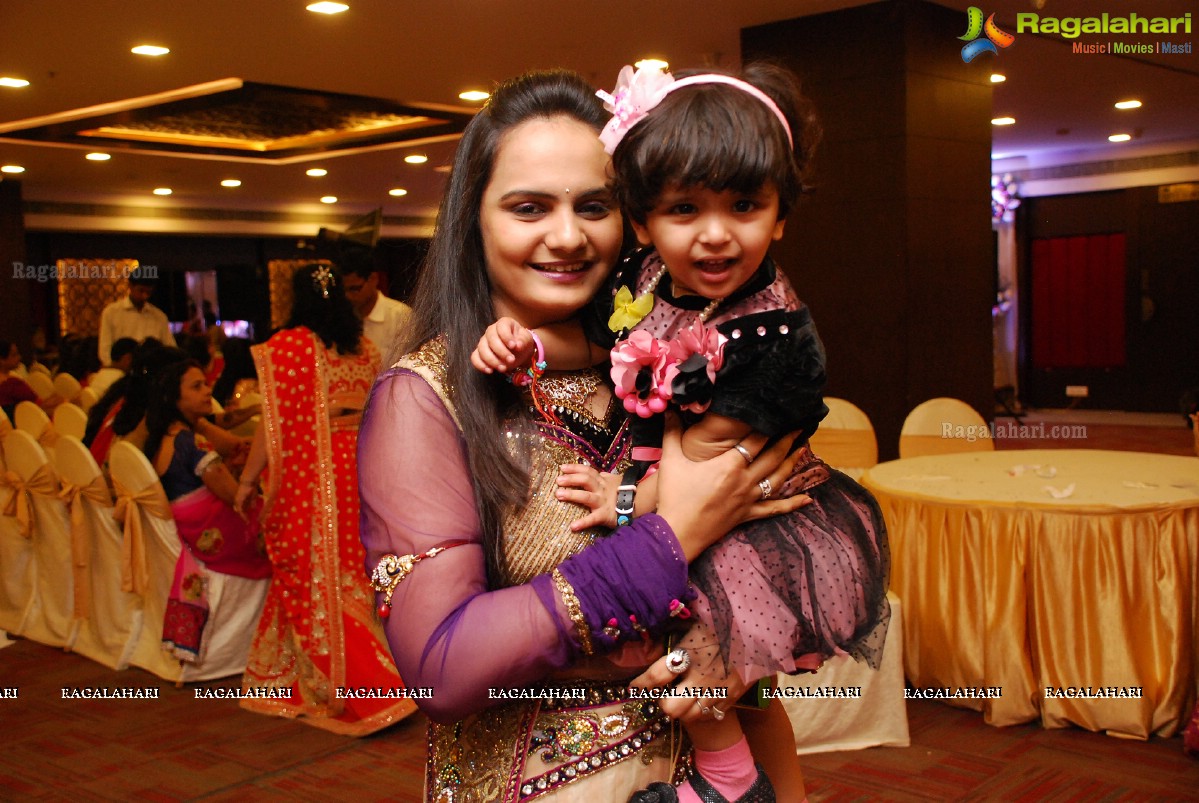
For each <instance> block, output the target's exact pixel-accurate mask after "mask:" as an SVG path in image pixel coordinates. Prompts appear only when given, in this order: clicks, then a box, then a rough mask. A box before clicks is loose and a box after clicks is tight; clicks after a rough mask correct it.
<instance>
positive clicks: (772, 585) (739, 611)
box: [475, 65, 889, 800]
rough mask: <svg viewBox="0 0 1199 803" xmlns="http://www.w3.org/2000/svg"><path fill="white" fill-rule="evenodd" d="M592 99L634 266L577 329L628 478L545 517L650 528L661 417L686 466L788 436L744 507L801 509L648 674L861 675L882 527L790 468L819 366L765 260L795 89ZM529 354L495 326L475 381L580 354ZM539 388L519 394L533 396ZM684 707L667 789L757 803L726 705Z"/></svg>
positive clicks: (752, 73) (761, 72)
mask: <svg viewBox="0 0 1199 803" xmlns="http://www.w3.org/2000/svg"><path fill="white" fill-rule="evenodd" d="M600 96H601V97H603V98H605V100H606V101H607V102H608V108H609V109H610V110H611V111H612V112H613V113H614V117H613V118H612V120H611V121H610V122H609V123H608V125H607V127H606V128H605V129H604V131H603V133H602V134H601V137H600V138H601V140H602V141H603V142H604V144H605V147H606V148H607V149H608V151H609V152H611V153H612V157H613V165H614V168H615V174H616V192H617V196H618V198H619V200H620V201H621V204H622V206H623V208H624V212H625V214H626V215H627V216H628V218H629V220H630V222H631V223H632V226H633V229H634V230H635V232H636V234H637V238H638V240H639V241H640V243H641V244H642V245H644V246H647V248H645V249H644V250H642V251H639V252H637V253H635V254H634V255H633V256H631V257H630V258H629V259H627V260H626V261H625V263H624V264H623V266H622V267H621V268H620V269H619V270H618V271H617V272H616V274H615V275H614V279H613V282H612V286H611V288H610V292H608V293H604V292H601V293H600V295H599V297H598V298H597V302H596V303H597V305H598V306H599V307H601V311H600V314H599V315H597V316H595V317H596V321H593V324H595V323H598V325H592V326H589V327H588V326H585V328H586V329H587V330H588V331H587V335H588V337H589V339H590V340H591V341H592V342H594V343H597V344H599V345H603V346H608V345H613V344H614V346H613V348H612V350H611V360H612V369H611V375H612V380H613V382H614V383H615V392H616V395H617V396H618V397H620V398H621V399H622V400H623V404H624V406H625V409H626V410H628V411H629V413H631V414H632V418H633V423H634V425H635V426H634V444H635V448H634V453H633V457H634V460H635V461H636V464H635V466H634V468H633V469H631V470H630V472H628V473H626V474H625V476H624V477H623V478H617V477H614V476H613V475H602V474H598V473H597V472H595V470H594V469H591V468H589V467H586V466H568V467H564V468H563V473H562V476H561V478H560V479H559V485H560V486H561V490H560V492H559V498H561V499H564V500H567V501H572V502H577V503H579V504H583V505H585V506H587V507H589V508H590V509H591V510H592V514H591V515H590V516H588V517H586V518H584V519H582V520H580V521H578V522H575V525H574V526H575V527H584V526H594V525H595V524H598V523H608V524H612V525H616V524H623V523H626V522H627V520H628V516H629V514H630V513H631V512H632V508H634V507H635V509H636V512H638V513H642V512H648V511H652V510H653V508H654V500H653V496H654V493H653V486H654V479H653V476H652V464H653V462H654V461H655V460H656V459H657V454H658V450H657V448H656V447H657V445H658V444H657V438H658V437H659V435H658V433H659V432H660V422H661V418H662V415H661V414H662V413H663V412H664V411H665V410H666V409H668V408H671V409H675V410H677V411H679V413H680V415H681V416H682V417H683V421H684V423H685V424H686V425H687V426H688V429H687V431H686V434H685V435H684V438H683V450H684V452H685V453H686V454H687V455H688V456H689V457H691V458H692V459H702V458H706V457H710V456H711V455H713V454H716V453H720V452H723V451H727V450H728V449H732V448H736V449H738V451H740V452H741V453H742V456H744V457H745V459H746V460H752V457H753V456H752V455H751V454H750V453H749V452H748V450H745V449H744V448H743V447H740V441H741V439H742V438H744V437H745V436H746V435H748V434H749V433H750V432H751V431H758V432H761V433H763V434H766V435H769V436H777V435H781V434H783V433H785V432H788V431H792V430H796V429H798V430H802V431H803V435H802V436H801V439H802V445H801V448H802V449H803V450H805V454H804V456H803V457H802V458H801V460H800V462H799V465H798V466H797V468H796V470H795V472H794V473H793V475H792V476H791V477H790V478H789V479H788V480H787V481H786V482H785V483H784V484H783V486H782V487H781V488H773V487H771V486H770V484H769V483H762V485H761V488H762V496H763V498H764V499H765V498H769V497H772V496H779V495H782V496H790V495H792V494H797V493H806V494H809V495H810V496H811V497H812V499H813V500H814V501H813V503H812V504H810V505H807V506H805V507H803V508H800V509H799V510H797V511H796V512H794V513H791V514H788V515H786V516H781V517H775V518H772V519H766V520H763V521H758V522H753V523H750V524H747V525H743V526H742V527H740V528H738V529H736V530H734V531H733V532H732V533H730V534H729V535H727V536H726V537H725V538H724V539H723V540H722V541H720V542H719V543H718V544H716V545H715V546H713V547H712V548H710V549H709V550H708V551H707V553H705V554H704V555H703V556H702V557H701V558H700V559H699V560H697V561H696V562H694V563H693V564H692V566H691V579H692V582H693V583H694V584H695V585H696V586H697V587H698V588H699V590H700V592H701V593H700V595H699V598H698V599H697V600H696V602H695V603H693V604H692V606H691V608H692V611H693V612H694V613H695V614H696V616H695V621H696V624H695V625H694V626H693V627H692V629H691V630H690V631H689V632H688V634H687V635H686V636H684V637H683V639H682V641H681V643H680V645H679V646H680V649H681V650H682V652H676V653H672V656H670V659H671V661H670V662H669V663H668V664H667V667H668V668H669V669H671V671H681V669H680V668H679V667H680V666H681V665H685V664H686V663H687V662H688V661H690V662H692V663H700V664H702V663H706V662H709V661H712V660H715V659H716V658H718V657H719V658H722V659H723V660H724V662H725V669H726V670H730V671H736V672H738V673H739V674H740V675H741V677H742V678H743V679H744V680H747V681H752V680H755V679H758V678H762V677H767V676H770V675H772V674H774V673H775V672H778V671H783V672H788V673H795V672H798V671H802V670H812V669H815V668H817V667H819V666H820V664H821V663H822V661H823V660H824V659H826V658H828V657H830V656H833V655H838V654H845V653H849V654H852V655H854V656H855V657H857V658H859V659H865V660H866V661H868V662H869V663H870V664H871V665H872V666H875V667H877V664H878V659H879V658H880V657H881V651H882V645H883V638H884V636H885V633H886V623H887V620H888V617H889V610H888V607H887V601H886V589H887V573H888V553H887V544H886V533H885V529H884V524H883V519H882V515H881V513H880V512H879V509H878V506H877V505H876V504H875V502H874V500H873V499H872V498H871V496H870V495H869V493H868V492H867V491H865V490H864V489H863V488H862V487H861V486H859V485H857V484H856V483H855V482H853V481H852V480H850V479H849V478H848V477H846V476H845V475H843V474H841V473H840V472H837V471H836V470H834V469H831V468H829V467H828V466H826V465H825V464H824V463H822V462H821V461H820V459H819V458H817V457H816V456H815V455H813V454H811V452H810V450H809V449H808V446H807V438H808V437H810V436H811V434H812V433H813V432H814V431H815V430H816V427H817V426H818V425H819V422H820V421H821V419H823V418H824V416H825V415H826V414H827V412H828V411H827V408H826V407H825V405H824V402H823V396H822V394H823V390H824V384H825V371H824V350H823V347H822V346H821V343H820V339H819V337H818V336H817V334H816V329H815V325H814V324H813V323H812V319H811V316H810V314H809V312H808V309H807V307H805V306H804V305H803V304H802V303H801V302H800V301H799V299H798V298H797V297H796V295H795V292H794V291H793V290H792V289H791V286H790V284H789V283H788V281H787V279H786V277H785V276H784V274H783V273H782V272H781V271H780V270H778V269H777V268H776V267H775V265H774V263H773V262H772V261H771V259H770V258H769V256H768V255H767V250H768V247H769V245H770V243H771V242H772V241H774V240H777V239H779V238H780V237H781V236H782V233H783V223H784V218H785V216H786V214H787V212H788V211H789V210H790V208H791V206H792V205H793V204H794V203H795V202H796V200H797V199H798V197H799V195H800V193H801V191H802V188H803V187H802V179H803V175H804V172H805V169H806V167H807V161H808V156H809V151H810V149H811V147H812V144H813V141H814V139H815V137H816V130H815V125H814V123H813V122H812V120H811V116H810V114H808V113H807V104H806V101H805V100H804V98H803V96H802V95H801V94H800V92H799V88H798V84H797V82H796V80H795V78H794V76H792V75H791V74H790V73H788V72H786V71H784V70H781V69H779V68H775V67H772V66H769V65H752V66H750V67H748V68H747V69H746V70H745V72H744V76H743V78H740V79H739V78H734V77H732V76H729V75H723V74H711V73H705V74H692V75H690V76H688V77H685V78H680V79H678V80H676V79H674V78H673V77H672V76H671V75H669V74H666V73H662V72H660V71H657V70H647V69H645V68H642V69H640V70H638V71H637V72H636V73H634V72H633V71H632V69H631V68H628V67H626V68H625V69H624V71H622V73H621V76H620V79H619V81H618V85H617V88H616V90H615V92H613V93H612V95H606V94H605V93H601V95H600ZM538 334H539V336H540V337H535V336H534V335H533V334H532V333H530V332H526V331H524V330H521V329H520V327H518V326H516V325H515V324H514V322H511V321H508V320H503V321H499V322H497V324H495V325H494V326H493V327H492V328H491V329H489V331H488V332H487V334H486V335H485V336H484V338H483V340H482V341H481V342H480V344H479V348H478V351H477V352H476V355H475V363H476V367H479V368H481V369H482V370H492V369H495V370H510V369H511V368H512V367H513V366H519V365H523V364H524V363H525V361H526V360H528V359H529V355H530V354H531V353H532V352H533V350H534V349H543V350H545V351H548V355H549V356H548V358H547V359H548V360H549V361H550V362H551V363H552V364H554V366H555V367H559V366H561V365H562V363H563V362H566V363H571V362H574V361H578V360H583V361H586V359H587V357H588V356H594V353H595V350H594V349H591V350H589V354H586V355H585V354H583V353H582V352H581V349H580V344H581V343H582V338H581V337H580V336H579V334H578V330H577V328H576V329H574V331H573V333H572V332H571V331H570V330H569V328H568V327H546V328H545V329H541V330H538ZM541 338H544V344H545V345H544V347H543V346H542V341H541ZM572 344H573V345H572ZM542 368H543V365H542V366H538V365H535V366H534V367H533V368H532V369H530V370H529V371H528V373H527V376H528V377H529V380H525V381H532V382H533V383H534V386H535V383H536V375H537V373H538V371H539V370H541V369H542ZM534 398H536V389H535V387H534ZM551 412H552V411H551ZM647 475H648V476H647ZM639 480H640V482H638V481H639ZM634 489H635V491H634ZM634 493H635V502H634V501H633V499H632V497H633V496H634ZM683 668H685V666H683ZM699 704H700V707H701V709H704V708H708V709H709V711H710V713H711V719H710V720H703V721H702V724H701V725H699V726H696V725H693V726H691V727H690V728H689V732H690V735H691V737H692V740H693V742H694V744H695V746H696V748H697V752H696V769H697V771H698V774H699V776H700V778H699V779H696V778H695V776H692V784H693V785H694V790H692V789H688V788H687V786H684V787H683V788H681V789H680V798H681V799H683V800H696V799H699V798H698V797H696V796H695V794H696V792H698V793H700V795H706V794H707V792H708V790H707V789H706V787H707V786H708V785H709V783H708V782H711V785H712V786H714V787H715V788H716V790H717V791H718V792H720V793H721V794H723V795H724V796H725V797H727V798H729V799H737V798H738V797H739V796H741V795H747V799H751V798H752V799H755V800H756V799H759V798H757V797H754V795H756V794H757V793H758V792H759V790H761V789H762V788H763V781H764V778H758V777H757V775H758V773H757V772H756V770H755V769H754V766H753V763H752V759H751V757H750V756H749V751H748V748H747V747H746V746H745V742H744V739H743V738H742V736H741V732H740V725H739V724H738V722H737V719H736V716H735V715H733V712H731V711H730V710H729V708H731V703H730V702H718V703H717V705H716V706H710V707H709V706H708V705H707V703H706V702H705V701H700V703H699ZM705 778H706V780H705ZM751 786H752V787H753V788H752V790H751ZM767 786H768V782H767ZM703 799H705V800H707V799H719V798H711V797H708V796H705V797H704V798H703Z"/></svg>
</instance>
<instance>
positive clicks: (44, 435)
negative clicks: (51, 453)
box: [37, 422, 59, 449]
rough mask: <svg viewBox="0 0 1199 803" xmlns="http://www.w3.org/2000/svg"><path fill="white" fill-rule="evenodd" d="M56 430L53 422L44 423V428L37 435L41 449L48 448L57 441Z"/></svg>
mask: <svg viewBox="0 0 1199 803" xmlns="http://www.w3.org/2000/svg"><path fill="white" fill-rule="evenodd" d="M58 438H59V435H58V430H56V429H55V428H54V422H50V423H48V424H46V428H45V429H43V430H42V432H41V434H40V435H38V436H37V442H38V443H40V444H41V446H42V448H43V449H49V448H51V447H53V446H54V444H56V443H58Z"/></svg>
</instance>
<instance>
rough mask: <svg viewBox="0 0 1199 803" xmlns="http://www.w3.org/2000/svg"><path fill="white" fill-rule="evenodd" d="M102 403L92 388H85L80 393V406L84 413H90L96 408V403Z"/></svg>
mask: <svg viewBox="0 0 1199 803" xmlns="http://www.w3.org/2000/svg"><path fill="white" fill-rule="evenodd" d="M98 401H100V397H99V396H97V395H96V391H94V390H92V389H91V388H84V389H83V390H81V391H79V406H80V407H81V408H82V409H83V412H85V413H86V412H88V411H89V410H91V409H92V408H93V407H95V406H96V402H98Z"/></svg>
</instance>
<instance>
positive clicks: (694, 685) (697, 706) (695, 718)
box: [629, 653, 750, 725]
mask: <svg viewBox="0 0 1199 803" xmlns="http://www.w3.org/2000/svg"><path fill="white" fill-rule="evenodd" d="M671 655H673V653H671V654H667V655H664V656H662V657H661V658H659V659H658V660H657V661H655V662H654V663H653V664H651V665H650V666H649V668H648V669H646V670H645V671H644V672H642V673H641V674H640V675H638V676H637V677H636V678H634V679H633V682H632V683H630V684H629V685H630V686H631V687H632V688H634V689H655V688H664V687H666V686H669V685H670V684H671V683H674V681H675V679H676V678H677V679H678V683H676V684H675V685H674V689H673V692H674V693H673V695H672V696H670V697H665V696H664V697H662V698H660V699H659V700H658V707H659V708H661V709H662V713H664V714H666V716H668V717H670V718H671V719H677V720H679V721H680V722H682V723H683V724H684V725H687V724H689V723H693V722H696V723H698V722H703V723H708V722H712V721H713V719H714V716H713V713H712V709H716V710H717V711H719V712H720V714H721V717H720V718H721V719H723V718H724V717H723V714H727V713H728V711H729V709H730V708H732V707H733V704H734V703H736V702H737V700H739V699H741V695H742V694H745V690H746V689H748V688H749V687H750V684H748V683H746V682H745V681H744V680H742V679H741V677H740V676H739V675H738V674H737V673H736V672H733V673H732V674H731V675H726V674H725V673H724V671H723V669H722V668H721V667H722V665H723V663H724V662H723V661H720V660H716V661H712V662H710V663H709V664H708V668H707V669H706V670H704V671H702V672H701V670H700V669H699V668H697V667H695V666H689V667H688V668H687V669H685V670H683V671H682V672H681V673H680V674H677V675H676V674H674V673H673V672H671V671H670V670H669V669H668V668H667V661H668V660H669V659H670V657H671ZM688 690H690V692H691V694H692V695H694V696H686V695H687V692H688ZM721 691H724V692H725V696H724V697H723V698H720V697H716V696H714V695H715V694H718V693H720V692H721Z"/></svg>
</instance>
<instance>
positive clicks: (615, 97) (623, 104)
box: [595, 64, 794, 155]
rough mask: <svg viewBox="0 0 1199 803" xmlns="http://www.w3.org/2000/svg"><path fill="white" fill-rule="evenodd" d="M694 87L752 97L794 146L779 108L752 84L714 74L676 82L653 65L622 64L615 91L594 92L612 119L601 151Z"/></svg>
mask: <svg viewBox="0 0 1199 803" xmlns="http://www.w3.org/2000/svg"><path fill="white" fill-rule="evenodd" d="M696 84H725V85H727V86H731V87H736V88H737V89H740V90H741V91H742V92H746V93H748V94H750V95H753V96H754V97H755V98H757V99H758V100H760V101H762V103H764V104H765V105H766V107H767V108H768V109H770V111H771V112H773V113H774V116H775V117H777V118H778V121H779V123H781V124H782V126H783V130H784V131H785V132H787V141H788V142H792V143H794V140H793V139H792V137H791V126H790V125H789V124H788V123H787V118H786V116H784V115H783V112H782V110H781V109H779V107H778V104H776V103H775V102H774V101H773V100H772V99H771V98H770V96H769V95H767V94H766V93H765V92H763V91H762V90H760V89H758V88H757V87H756V86H754V85H753V84H749V83H746V82H745V81H742V80H741V79H740V78H733V77H732V76H731V75H720V74H718V73H705V74H703V75H689V76H687V77H686V78H680V79H679V80H677V81H676V80H675V77H674V76H673V75H671V74H670V73H668V72H663V71H662V68H661V67H658V66H656V65H653V66H648V65H647V66H645V67H638V68H637V69H636V71H634V70H633V68H632V67H630V66H628V65H627V64H626V65H625V66H624V67H623V68H622V69H621V71H620V75H618V76H617V77H616V88H615V89H613V90H612V92H611V93H608V92H605V91H603V90H602V89H601V90H599V91H598V92H596V93H595V94H596V97H598V98H599V99H600V100H602V101H603V102H604V108H605V109H607V110H608V111H610V112H612V119H611V120H609V121H608V123H607V125H605V126H604V130H603V131H601V132H600V142H602V143H603V144H604V150H605V151H607V152H608V154H609V155H610V154H611V153H612V152H613V151H615V150H616V146H617V145H619V144H620V141H621V140H622V139H624V135H625V134H627V133H629V129H631V128H632V127H633V126H635V125H637V123H639V122H641V121H642V120H643V119H644V118H645V115H647V114H649V113H650V111H651V110H652V109H653V108H654V107H655V106H657V105H658V104H659V103H661V102H662V100H663V98H665V97H666V96H667V95H669V94H670V93H671V92H673V91H675V90H676V89H682V88H683V87H685V86H695V85H696Z"/></svg>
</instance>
